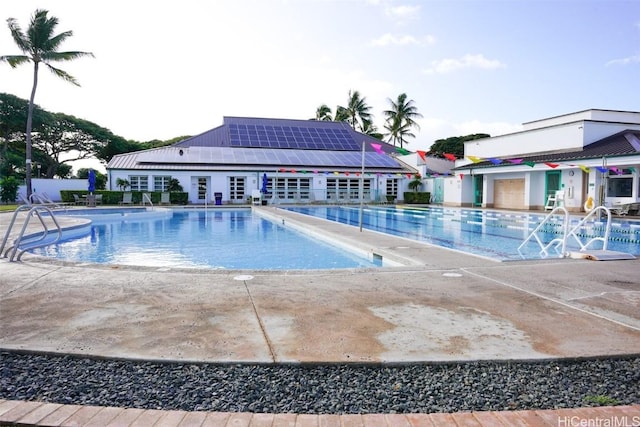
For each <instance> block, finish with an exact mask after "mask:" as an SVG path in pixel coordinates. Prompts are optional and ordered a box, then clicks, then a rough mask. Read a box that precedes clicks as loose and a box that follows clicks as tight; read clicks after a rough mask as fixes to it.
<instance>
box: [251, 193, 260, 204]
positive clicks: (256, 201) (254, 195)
mask: <svg viewBox="0 0 640 427" xmlns="http://www.w3.org/2000/svg"><path fill="white" fill-rule="evenodd" d="M251 203H253V204H254V205H256V206H260V205H261V204H262V193H261V192H260V190H252V191H251Z"/></svg>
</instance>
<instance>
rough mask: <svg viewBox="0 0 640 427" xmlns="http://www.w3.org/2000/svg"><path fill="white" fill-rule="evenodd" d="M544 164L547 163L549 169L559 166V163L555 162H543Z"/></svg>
mask: <svg viewBox="0 0 640 427" xmlns="http://www.w3.org/2000/svg"><path fill="white" fill-rule="evenodd" d="M544 164H545V165H547V166H549V167H550V168H551V169H555V168H557V167H558V166H560V165H559V164H557V163H549V162H544Z"/></svg>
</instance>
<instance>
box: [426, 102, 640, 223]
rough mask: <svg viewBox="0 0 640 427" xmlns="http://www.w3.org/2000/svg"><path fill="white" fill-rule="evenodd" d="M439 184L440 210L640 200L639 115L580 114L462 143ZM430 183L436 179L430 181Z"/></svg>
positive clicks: (573, 208) (571, 207)
mask: <svg viewBox="0 0 640 427" xmlns="http://www.w3.org/2000/svg"><path fill="white" fill-rule="evenodd" d="M451 172H452V174H451V175H450V176H448V177H446V178H444V179H442V181H443V186H444V188H443V193H444V194H443V200H442V203H443V204H444V205H449V206H482V207H489V208H506V209H525V210H528V209H531V210H540V209H544V208H545V206H546V203H547V201H548V198H549V196H551V195H554V194H555V193H556V191H560V192H561V193H560V194H561V196H562V197H563V198H564V200H563V203H564V206H565V207H566V208H567V209H568V210H569V211H574V212H579V211H581V210H584V208H583V207H584V206H585V204H586V203H587V202H588V201H589V202H591V201H593V203H594V204H595V205H605V206H607V205H609V206H614V205H618V204H627V203H637V202H639V201H640V112H631V111H609V110H585V111H580V112H576V113H571V114H566V115H562V116H558V117H551V118H548V119H542V120H536V121H533V122H528V123H524V124H523V130H522V131H521V132H517V133H512V134H508V135H502V136H496V137H492V138H485V139H479V140H474V141H469V142H466V143H465V145H464V158H463V159H458V160H457V161H456V162H455V167H454V168H453V169H452V171H451ZM432 179H433V180H435V179H436V178H432Z"/></svg>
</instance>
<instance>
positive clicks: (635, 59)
mask: <svg viewBox="0 0 640 427" xmlns="http://www.w3.org/2000/svg"><path fill="white" fill-rule="evenodd" d="M636 63H640V55H634V56H629V57H627V58H621V59H613V60H611V61H609V62H607V63H606V64H605V66H607V67H609V66H611V65H629V64H636Z"/></svg>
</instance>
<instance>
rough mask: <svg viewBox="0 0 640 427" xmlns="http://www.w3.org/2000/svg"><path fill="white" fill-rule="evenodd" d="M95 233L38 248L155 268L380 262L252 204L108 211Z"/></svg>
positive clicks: (97, 214)
mask: <svg viewBox="0 0 640 427" xmlns="http://www.w3.org/2000/svg"><path fill="white" fill-rule="evenodd" d="M59 214H60V215H75V216H82V217H87V218H90V219H91V220H92V221H93V223H92V225H91V227H90V231H89V233H88V234H83V235H82V236H73V237H72V238H70V239H68V240H64V241H62V242H60V243H58V244H54V245H49V246H47V247H44V248H40V249H36V250H33V251H32V252H33V253H35V254H37V255H43V256H48V257H54V258H58V259H64V260H68V261H74V262H88V263H106V264H120V265H137V266H148V267H166V268H170V267H175V268H185V267H186V268H214V269H252V270H297V269H303V270H306V269H335V268H360V267H379V266H381V262H378V261H377V260H375V259H371V260H369V259H368V258H367V257H366V255H365V254H362V255H360V254H356V253H352V252H349V251H347V250H345V249H342V248H339V247H336V246H333V245H330V244H328V243H324V242H321V241H318V240H317V239H311V238H309V237H307V236H305V235H304V234H302V233H300V232H297V231H295V230H292V229H290V228H287V227H284V226H282V225H281V224H277V223H275V222H272V221H269V220H267V219H264V218H261V217H259V216H258V215H253V214H252V212H251V210H250V209H246V208H245V209H219V210H216V209H207V210H205V209H189V210H184V211H181V210H172V209H154V210H140V209H134V210H131V209H127V208H125V209H104V210H103V211H95V210H94V211H92V210H77V211H71V210H70V211H68V212H61V213H59Z"/></svg>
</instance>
